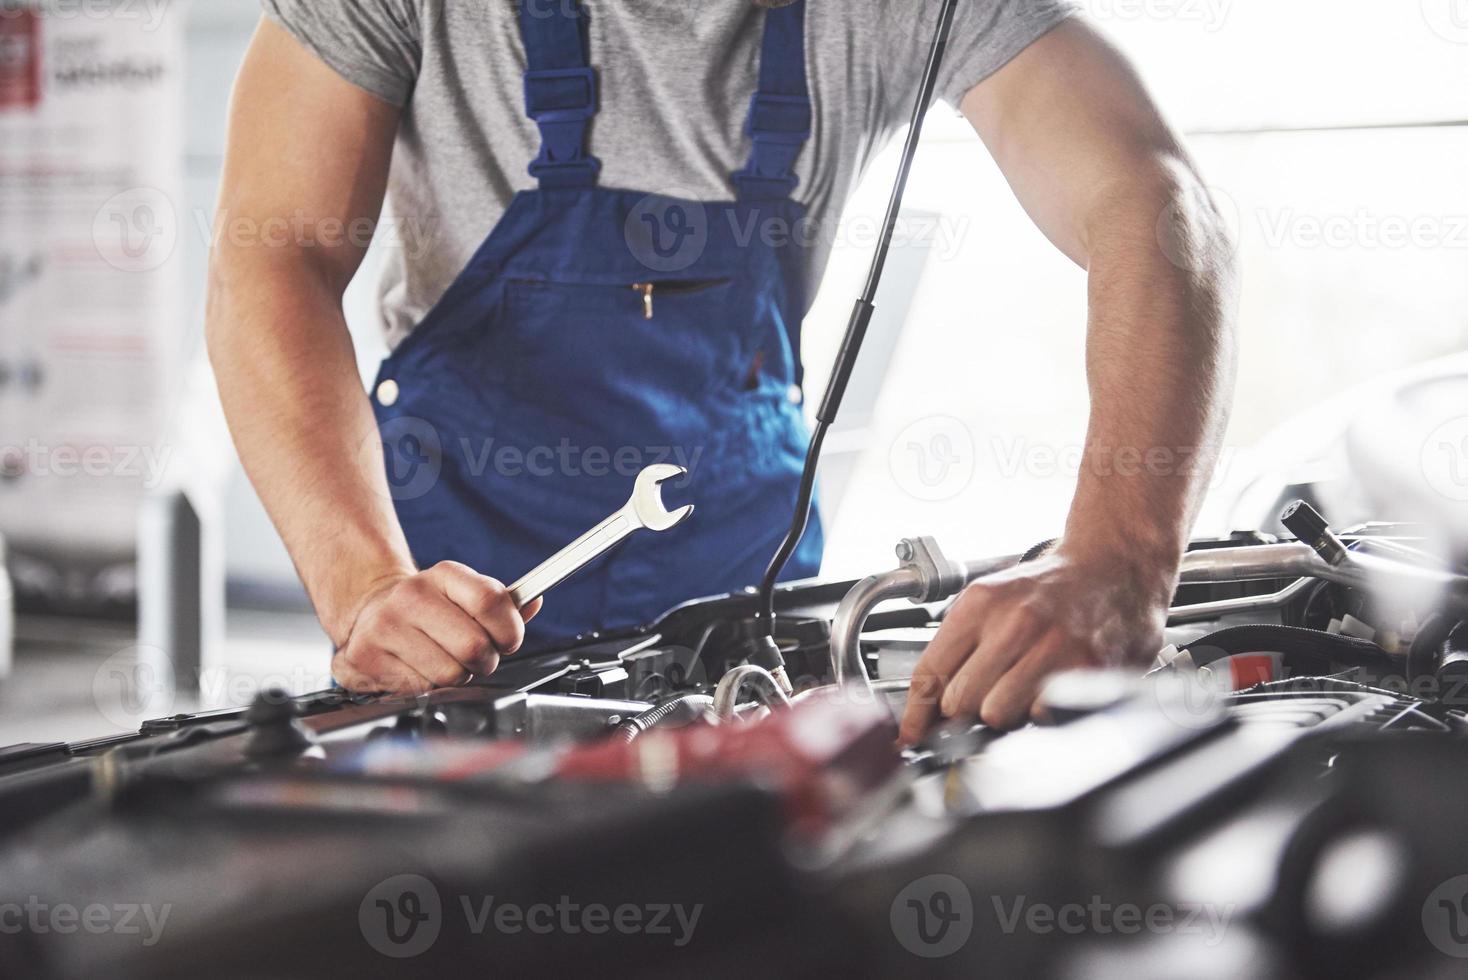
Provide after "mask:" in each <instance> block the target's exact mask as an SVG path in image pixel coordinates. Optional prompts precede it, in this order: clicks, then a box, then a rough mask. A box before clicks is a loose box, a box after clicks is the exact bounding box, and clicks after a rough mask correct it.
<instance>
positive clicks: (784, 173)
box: [734, 0, 812, 201]
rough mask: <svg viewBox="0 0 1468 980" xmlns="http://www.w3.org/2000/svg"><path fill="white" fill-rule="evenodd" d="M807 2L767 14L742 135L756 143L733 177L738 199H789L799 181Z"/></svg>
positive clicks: (807, 119) (806, 121)
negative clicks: (756, 81) (756, 87)
mask: <svg viewBox="0 0 1468 980" xmlns="http://www.w3.org/2000/svg"><path fill="white" fill-rule="evenodd" d="M805 3H806V0H796V2H795V3H793V4H791V5H790V6H788V7H780V8H779V9H776V10H767V11H765V37H764V43H763V45H762V46H761V48H760V66H759V91H758V92H756V93H755V94H754V98H753V99H751V100H750V105H749V119H748V121H747V122H746V123H745V127H744V128H745V132H747V133H748V134H749V135H750V137H751V138H752V139H753V140H754V150H753V152H752V153H751V155H750V158H749V164H748V165H747V166H746V167H745V168H744V169H743V170H740V171H739V172H737V173H736V174H734V186H735V188H736V189H737V190H738V192H739V199H740V200H756V201H758V200H770V199H775V198H786V197H789V196H790V194H791V192H792V191H794V190H795V186H796V184H798V183H799V182H800V181H799V178H797V177H796V176H795V161H796V160H797V159H799V157H800V151H801V150H802V149H803V148H804V147H805V143H806V141H807V140H808V139H810V135H811V119H812V113H811V101H810V89H809V86H808V84H807V81H806V70H805Z"/></svg>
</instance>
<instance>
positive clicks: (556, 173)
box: [516, 0, 601, 190]
mask: <svg viewBox="0 0 1468 980" xmlns="http://www.w3.org/2000/svg"><path fill="white" fill-rule="evenodd" d="M516 6H517V7H518V8H519V13H520V37H521V39H522V40H523V41H524V43H525V58H526V63H527V68H528V70H527V71H526V72H525V111H526V113H527V114H528V115H529V116H530V118H531V119H533V120H535V124H536V125H537V126H539V127H540V139H541V144H540V156H538V157H536V158H535V160H534V162H532V163H531V164H530V173H531V174H532V175H534V176H535V177H536V178H537V179H538V180H539V181H540V186H541V188H542V189H543V190H551V189H559V188H568V187H569V188H576V187H592V186H594V185H595V184H596V178H597V174H598V173H599V172H600V170H601V161H600V160H598V159H597V158H596V157H594V156H592V155H591V154H590V153H588V152H587V147H586V131H587V127H588V126H589V124H590V123H591V120H592V117H593V116H595V115H596V108H597V80H596V71H595V69H593V68H592V67H591V66H590V65H589V64H588V56H587V49H588V47H589V44H588V41H587V30H586V12H585V11H584V10H583V9H582V7H581V4H580V3H579V2H577V0H516Z"/></svg>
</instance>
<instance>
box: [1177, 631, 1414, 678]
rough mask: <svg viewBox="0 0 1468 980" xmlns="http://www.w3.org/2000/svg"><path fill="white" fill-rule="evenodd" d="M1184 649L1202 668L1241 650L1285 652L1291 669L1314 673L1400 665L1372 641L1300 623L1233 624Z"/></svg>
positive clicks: (1235, 654) (1247, 651) (1250, 651)
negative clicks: (1345, 666)
mask: <svg viewBox="0 0 1468 980" xmlns="http://www.w3.org/2000/svg"><path fill="white" fill-rule="evenodd" d="M1184 649H1185V650H1186V651H1187V653H1188V655H1189V656H1191V657H1192V658H1193V663H1194V664H1196V665H1198V666H1199V667H1204V666H1207V665H1208V664H1211V663H1213V662H1215V661H1218V660H1222V659H1224V658H1225V657H1233V656H1237V655H1238V654H1241V653H1261V652H1269V653H1281V654H1284V656H1285V657H1286V658H1288V659H1289V660H1290V661H1291V664H1290V666H1291V667H1292V668H1294V669H1295V670H1297V671H1300V672H1303V673H1311V674H1328V673H1332V667H1333V665H1334V664H1342V663H1343V664H1348V665H1350V666H1361V667H1368V666H1372V667H1395V666H1397V660H1396V659H1394V658H1393V657H1392V655H1391V654H1389V653H1387V652H1386V651H1385V650H1383V649H1382V648H1381V647H1379V646H1377V645H1376V644H1375V643H1372V642H1371V641H1370V640H1362V639H1359V638H1358V637H1354V636H1346V635H1344V634H1341V633H1322V632H1321V631H1320V630H1311V629H1304V628H1302V627H1299V626H1275V625H1271V624H1258V625H1251V626H1230V627H1228V628H1227V629H1221V630H1218V631H1217V632H1215V633H1209V634H1208V635H1207V636H1204V637H1201V638H1199V639H1197V640H1194V641H1193V642H1192V643H1189V644H1188V645H1187V646H1186V647H1185V648H1184ZM1204 651H1206V653H1205V652H1204Z"/></svg>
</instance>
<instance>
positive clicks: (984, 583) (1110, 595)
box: [902, 550, 1172, 744]
mask: <svg viewBox="0 0 1468 980" xmlns="http://www.w3.org/2000/svg"><path fill="white" fill-rule="evenodd" d="M1171 595H1172V578H1171V576H1170V574H1169V573H1167V572H1165V571H1161V570H1159V568H1158V567H1157V566H1156V565H1155V564H1153V565H1145V564H1144V565H1143V566H1142V567H1140V568H1134V567H1131V566H1126V565H1123V564H1122V563H1120V562H1108V561H1094V560H1089V561H1082V560H1079V559H1077V558H1075V557H1072V556H1068V555H1066V554H1065V553H1064V552H1063V550H1062V551H1060V552H1057V553H1055V554H1053V555H1050V556H1048V557H1045V558H1041V559H1039V560H1037V561H1033V562H1027V563H1025V564H1023V565H1020V566H1017V567H1016V568H1013V569H1010V570H1009V571H1006V572H1002V573H1000V574H998V575H995V576H991V577H990V578H987V579H982V580H980V581H978V582H975V583H974V584H972V585H970V586H969V587H968V588H967V589H965V590H964V592H963V594H962V595H960V596H959V598H958V600H957V601H956V602H955V603H954V604H953V606H952V608H951V609H950V610H949V611H948V616H947V618H946V619H945V620H944V622H943V626H942V628H941V629H939V630H938V635H937V636H936V637H935V638H934V640H933V642H932V643H931V644H930V645H929V646H928V649H927V650H926V651H925V652H924V653H923V656H922V658H921V659H920V660H919V661H918V665H917V669H916V670H915V671H914V673H913V679H912V689H911V691H910V693H909V695H908V702H907V711H906V714H905V715H904V716H903V719H902V741H903V742H904V743H906V744H912V743H913V742H916V741H918V740H919V739H920V738H922V737H923V735H924V734H925V733H926V732H927V731H928V729H929V728H930V727H931V726H932V725H933V723H934V722H936V721H937V720H938V719H939V718H953V717H957V716H967V717H973V718H978V719H980V720H981V721H983V722H984V723H985V724H987V725H990V726H992V727H995V728H1001V729H1008V728H1014V727H1017V726H1019V725H1021V724H1023V723H1024V722H1026V721H1028V720H1029V718H1030V716H1031V712H1032V710H1033V708H1034V705H1035V701H1036V698H1038V696H1039V693H1040V689H1041V687H1042V686H1043V685H1044V683H1045V680H1046V679H1047V678H1048V677H1050V676H1051V675H1052V674H1055V673H1057V672H1059V671H1063V670H1068V669H1071V668H1078V667H1125V666H1133V667H1137V668H1138V669H1141V668H1144V667H1146V665H1147V664H1148V663H1150V662H1151V659H1152V658H1153V657H1155V656H1156V654H1157V652H1158V650H1159V649H1161V647H1162V628H1163V625H1164V623H1165V621H1166V610H1167V606H1168V603H1169V601H1170V599H1171Z"/></svg>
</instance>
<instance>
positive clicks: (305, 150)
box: [208, 21, 523, 690]
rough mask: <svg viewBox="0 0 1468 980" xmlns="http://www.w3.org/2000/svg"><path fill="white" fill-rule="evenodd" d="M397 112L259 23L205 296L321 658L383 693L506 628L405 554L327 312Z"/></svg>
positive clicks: (223, 384)
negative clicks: (325, 642)
mask: <svg viewBox="0 0 1468 980" xmlns="http://www.w3.org/2000/svg"><path fill="white" fill-rule="evenodd" d="M397 124H398V110H397V109H396V108H395V107H393V106H391V105H389V104H387V103H385V102H382V101H380V100H378V99H376V98H375V97H373V96H371V95H368V94H367V93H365V92H362V91H360V90H358V89H356V88H355V87H353V86H351V85H350V84H348V83H347V82H345V81H343V80H342V79H341V78H339V77H338V76H337V75H336V74H335V73H334V72H332V71H331V69H329V68H328V67H327V66H326V65H324V64H322V63H321V62H320V61H318V60H317V59H316V58H315V57H314V56H313V55H311V54H310V53H309V52H307V51H306V50H305V49H304V48H302V47H301V46H300V45H299V44H298V43H297V42H296V41H295V40H294V39H293V38H291V37H290V35H289V34H287V33H286V32H285V31H284V30H283V29H282V28H280V27H278V26H277V25H275V24H273V23H271V22H269V21H263V22H262V24H261V27H260V29H259V31H258V32H257V34H256V36H255V39H254V41H253V42H252V44H251V47H250V51H249V53H248V55H247V56H246V59H245V62H244V66H243V67H242V69H241V71H240V76H239V79H238V81H237V82H236V86H235V93H234V98H233V101H232V104H231V108H230V120H229V147H228V153H227V157H226V161H225V168H224V177H223V181H222V191H221V195H220V202H219V213H218V215H217V218H216V222H217V224H216V228H217V235H216V243H215V248H214V252H213V255H212V257H211V262H210V283H209V309H208V340H209V353H210V358H211V360H212V362H213V365H214V370H215V375H216V377H217V378H218V382H219V390H220V396H221V398H222V400H223V403H224V409H225V414H226V416H227V417H228V419H229V425H230V431H231V433H232V434H233V436H234V440H235V444H236V446H237V447H238V449H239V453H240V458H241V459H242V460H243V462H244V465H245V469H246V471H247V472H248V473H249V476H250V479H251V482H252V483H253V484H254V486H255V489H256V491H257V492H258V493H259V495H260V497H261V499H262V500H263V501H264V503H265V506H266V509H267V510H268V511H269V513H270V516H271V519H272V520H273V521H274V522H275V525H276V527H277V529H278V530H279V531H280V534H281V536H282V538H283V539H284V540H285V542H286V545H287V547H288V548H289V549H290V553H291V557H292V558H293V560H294V561H295V564H296V569H297V571H298V572H299V574H300V576H301V579H302V581H303V582H304V583H305V585H306V589H307V591H308V592H309V594H310V596H311V599H312V601H313V602H314V603H315V606H316V610H317V614H318V615H319V616H320V618H321V622H322V625H323V626H324V627H325V628H326V631H327V633H328V635H329V636H330V637H331V638H332V640H333V641H334V642H336V643H337V645H338V646H339V647H340V648H341V652H340V653H339V654H338V657H337V659H336V661H335V662H334V664H333V670H334V671H335V672H336V675H337V677H338V679H339V680H341V681H342V682H343V683H345V684H347V685H348V686H352V687H359V688H379V689H391V690H398V689H406V688H422V687H424V686H427V685H439V684H446V683H455V682H457V681H458V680H462V679H464V677H466V676H467V675H468V674H469V673H470V672H477V673H487V672H488V671H489V670H492V669H493V667H494V663H495V657H496V651H500V652H512V651H513V650H514V648H515V647H517V646H518V645H519V643H520V642H521V639H522V638H523V623H522V622H521V617H520V615H519V613H518V612H516V611H515V610H514V607H513V604H512V603H510V602H509V600H508V598H507V596H505V595H504V590H503V588H502V587H500V586H499V583H497V582H494V581H493V580H492V579H488V578H485V577H484V576H482V575H478V574H477V573H475V572H472V571H470V570H469V569H466V568H463V567H462V566H439V567H437V568H435V569H431V570H429V571H427V572H424V573H421V574H420V573H419V572H418V569H417V568H416V566H415V565H414V563H413V559H412V556H411V554H410V553H409V550H408V543H407V540H406V538H405V537H404V535H403V531H402V528H401V526H400V525H399V523H398V520H397V517H396V514H395V513H394V511H393V506H392V499H391V496H390V494H389V490H388V483H387V478H386V473H385V469H384V464H383V459H382V453H381V448H380V442H379V440H378V437H377V426H376V422H375V420H374V418H373V414H372V408H371V406H370V405H369V404H368V401H367V397H366V394H365V393H364V391H363V390H362V384H361V380H360V378H359V376H358V374H357V365H356V360H355V357H354V355H353V351H352V342H351V337H350V335H349V334H348V332H347V325H346V320H345V317H344V316H343V313H342V295H343V293H344V292H345V290H346V287H347V284H348V283H349V282H350V281H351V279H352V276H353V275H354V274H355V273H356V271H357V268H358V267H359V265H360V264H361V261H362V257H363V254H364V253H365V251H366V246H367V240H366V239H367V237H368V236H367V235H366V234H365V233H364V232H363V229H364V228H370V226H371V223H372V222H374V221H375V220H376V219H377V217H378V215H379V213H380V211H381V208H382V202H383V196H384V192H385V186H386V182H387V173H388V166H389V162H390V160H391V155H392V145H393V138H394V134H395V132H396V129H397Z"/></svg>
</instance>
